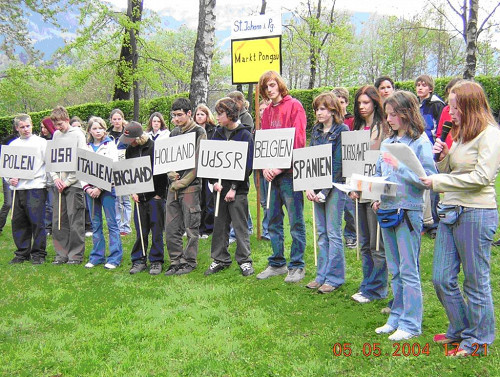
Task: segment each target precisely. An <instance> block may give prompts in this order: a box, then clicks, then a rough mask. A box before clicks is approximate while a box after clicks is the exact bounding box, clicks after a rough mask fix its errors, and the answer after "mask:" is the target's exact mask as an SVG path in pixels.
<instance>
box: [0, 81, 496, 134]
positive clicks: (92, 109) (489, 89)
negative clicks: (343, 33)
mask: <svg viewBox="0 0 500 377" xmlns="http://www.w3.org/2000/svg"><path fill="white" fill-rule="evenodd" d="M450 79H451V78H449V77H447V78H437V79H435V88H434V93H436V94H437V95H438V96H440V97H441V98H444V89H445V87H446V85H447V84H448V82H449V81H450ZM475 80H476V81H477V82H478V83H480V84H481V85H482V86H483V88H484V90H485V92H486V95H487V97H488V100H489V102H490V106H491V108H492V110H493V112H494V113H495V114H498V112H499V111H500V89H499V88H500V76H497V77H490V76H477V77H476V78H475ZM395 85H396V88H397V89H402V90H408V91H410V92H413V93H414V92H415V83H414V81H401V82H396V83H395ZM331 89H332V87H322V88H315V89H310V90H309V89H295V90H291V91H290V94H291V95H292V96H293V97H295V98H297V99H298V100H299V101H300V102H301V103H302V105H303V106H304V109H305V110H306V115H307V125H308V127H312V126H313V125H314V120H315V119H316V117H315V115H314V110H313V108H312V102H313V99H314V97H316V96H317V95H318V94H320V93H322V92H324V91H328V90H331ZM348 89H349V94H350V96H351V101H350V102H349V106H348V109H349V112H351V113H352V112H353V101H354V95H355V93H356V91H357V90H358V89H359V86H358V87H351V88H348ZM179 97H186V98H187V97H188V94H187V93H183V94H180V95H172V96H166V97H158V98H154V99H151V100H141V101H140V104H139V108H140V112H139V117H140V121H141V123H143V124H146V123H147V122H148V120H149V115H150V114H152V113H153V112H155V111H158V112H160V113H162V114H163V115H164V117H165V122H167V124H168V125H169V128H171V123H170V116H169V115H168V114H170V107H171V105H172V102H173V101H174V100H175V99H176V98H179ZM115 108H119V109H121V110H122V111H123V113H124V114H125V119H131V118H132V116H133V112H134V111H133V110H134V104H133V101H132V100H129V101H113V102H108V103H87V104H83V105H78V106H70V107H68V108H67V109H68V112H69V114H70V116H75V115H76V116H79V117H80V118H81V119H83V120H87V119H89V118H90V117H91V116H92V115H94V116H99V117H101V118H103V119H105V120H108V119H109V114H110V113H111V110H113V109H115ZM50 113H51V110H45V111H40V112H36V113H30V116H31V118H32V119H33V125H34V126H35V129H36V130H38V129H39V124H40V122H41V120H42V119H43V117H45V116H47V115H50ZM13 119H14V116H9V117H0V136H2V137H3V136H5V135H8V134H9V133H10V131H11V129H12V124H13Z"/></svg>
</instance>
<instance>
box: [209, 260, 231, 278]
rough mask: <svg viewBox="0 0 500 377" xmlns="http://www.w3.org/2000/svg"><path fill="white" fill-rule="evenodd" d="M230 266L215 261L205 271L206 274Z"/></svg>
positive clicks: (214, 272)
mask: <svg viewBox="0 0 500 377" xmlns="http://www.w3.org/2000/svg"><path fill="white" fill-rule="evenodd" d="M228 267H229V266H228V265H224V264H222V263H217V262H215V261H213V262H212V264H211V265H210V267H208V269H207V270H206V271H205V276H208V275H212V274H216V273H217V272H219V271H222V270H225V269H226V268H228Z"/></svg>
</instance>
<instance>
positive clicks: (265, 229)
mask: <svg viewBox="0 0 500 377" xmlns="http://www.w3.org/2000/svg"><path fill="white" fill-rule="evenodd" d="M257 175H258V176H259V186H260V187H259V189H260V206H261V207H262V210H263V212H264V217H263V219H262V237H263V238H267V239H269V213H268V212H269V211H268V210H267V189H268V188H269V182H267V181H266V179H265V178H264V175H263V174H262V170H260V169H259V170H254V171H253V182H254V184H255V187H256V188H257Z"/></svg>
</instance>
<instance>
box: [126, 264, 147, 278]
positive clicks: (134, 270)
mask: <svg viewBox="0 0 500 377" xmlns="http://www.w3.org/2000/svg"><path fill="white" fill-rule="evenodd" d="M147 268H148V266H146V263H141V262H135V263H134V264H132V268H131V269H130V271H129V272H130V275H134V274H137V273H138V272H141V271H145V270H146V269H147Z"/></svg>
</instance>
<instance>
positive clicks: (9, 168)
mask: <svg viewBox="0 0 500 377" xmlns="http://www.w3.org/2000/svg"><path fill="white" fill-rule="evenodd" d="M37 155H39V154H38V153H37V151H36V148H31V147H22V148H21V147H18V146H17V147H16V146H11V145H2V153H1V155H0V175H1V176H2V177H7V178H21V179H33V178H35V166H36V167H37V168H38V167H39V166H37V165H36V164H35V160H36V156H37Z"/></svg>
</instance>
